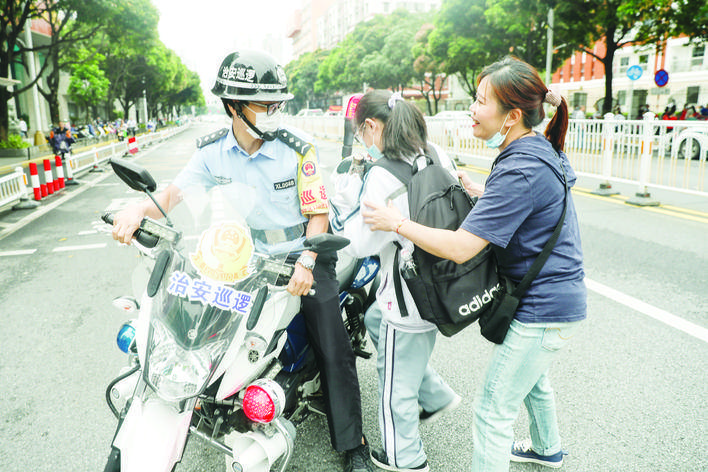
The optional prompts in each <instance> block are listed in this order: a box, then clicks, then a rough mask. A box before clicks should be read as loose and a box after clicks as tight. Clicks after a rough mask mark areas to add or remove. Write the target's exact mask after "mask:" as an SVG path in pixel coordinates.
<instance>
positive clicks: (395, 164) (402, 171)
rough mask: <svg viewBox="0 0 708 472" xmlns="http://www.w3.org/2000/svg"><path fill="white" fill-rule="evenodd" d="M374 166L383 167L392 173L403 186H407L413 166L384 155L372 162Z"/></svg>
mask: <svg viewBox="0 0 708 472" xmlns="http://www.w3.org/2000/svg"><path fill="white" fill-rule="evenodd" d="M374 166H377V167H383V168H384V169H386V170H387V171H389V172H390V173H391V174H393V176H394V177H396V178H397V179H398V180H400V181H401V182H402V183H403V185H405V186H408V184H409V183H410V181H411V178H412V177H413V166H411V165H410V164H408V163H406V162H403V161H401V160H393V159H389V158H388V157H386V156H384V157H382V158H381V159H379V160H378V161H376V162H374Z"/></svg>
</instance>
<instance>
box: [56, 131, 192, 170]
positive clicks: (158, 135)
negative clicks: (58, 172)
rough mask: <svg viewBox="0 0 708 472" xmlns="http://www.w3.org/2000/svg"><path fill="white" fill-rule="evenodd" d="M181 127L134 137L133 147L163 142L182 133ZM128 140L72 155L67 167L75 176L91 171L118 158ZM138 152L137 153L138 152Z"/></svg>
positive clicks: (126, 147) (125, 150) (140, 147)
mask: <svg viewBox="0 0 708 472" xmlns="http://www.w3.org/2000/svg"><path fill="white" fill-rule="evenodd" d="M182 129H183V127H177V128H169V129H165V130H162V131H155V132H154V133H148V134H141V135H138V136H136V137H135V141H136V142H135V145H136V146H137V148H138V150H140V149H143V148H145V147H147V146H149V145H151V144H153V143H156V142H160V141H164V140H165V139H167V138H169V137H171V136H174V135H175V134H177V133H179V132H180V131H182ZM128 146H129V145H128V140H127V139H125V140H123V141H116V142H113V143H111V144H109V145H106V146H101V147H98V146H97V147H94V148H92V149H90V150H88V151H83V152H81V153H78V154H72V155H71V157H69V158H68V159H66V161H67V165H70V166H71V171H72V173H73V174H74V175H75V176H76V175H77V174H80V173H82V172H86V171H89V170H91V169H93V168H94V167H95V166H97V165H98V164H101V163H103V162H105V161H107V160H108V159H110V158H111V157H120V156H122V155H123V154H125V153H126V152H127V150H128ZM138 152H139V151H138Z"/></svg>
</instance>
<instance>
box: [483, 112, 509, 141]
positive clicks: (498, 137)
mask: <svg viewBox="0 0 708 472" xmlns="http://www.w3.org/2000/svg"><path fill="white" fill-rule="evenodd" d="M507 118H509V114H508V113H507V114H506V117H505V118H504V122H503V123H502V125H501V128H499V131H497V132H496V133H495V134H494V136H492V137H491V138H489V139H488V140H487V146H488V147H490V148H492V149H496V148H498V147H499V146H501V145H502V143H503V142H504V140H505V139H506V135H507V134H509V130H511V128H509V129H508V130H506V133H504V134H503V135H502V134H501V130H503V129H504V125H505V124H506V120H507Z"/></svg>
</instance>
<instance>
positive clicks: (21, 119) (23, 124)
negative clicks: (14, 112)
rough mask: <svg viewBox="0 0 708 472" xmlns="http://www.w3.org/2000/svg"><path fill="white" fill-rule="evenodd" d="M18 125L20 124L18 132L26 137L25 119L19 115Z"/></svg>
mask: <svg viewBox="0 0 708 472" xmlns="http://www.w3.org/2000/svg"><path fill="white" fill-rule="evenodd" d="M19 126H20V134H21V135H22V137H23V138H26V137H27V122H26V121H25V117H24V116H21V117H20V122H19Z"/></svg>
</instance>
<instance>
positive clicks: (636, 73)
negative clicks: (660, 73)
mask: <svg viewBox="0 0 708 472" xmlns="http://www.w3.org/2000/svg"><path fill="white" fill-rule="evenodd" d="M642 72H643V71H642V68H641V67H639V66H637V65H634V66H632V67H630V68H629V69H627V77H629V79H630V80H637V79H638V78H639V77H641V76H642Z"/></svg>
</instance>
